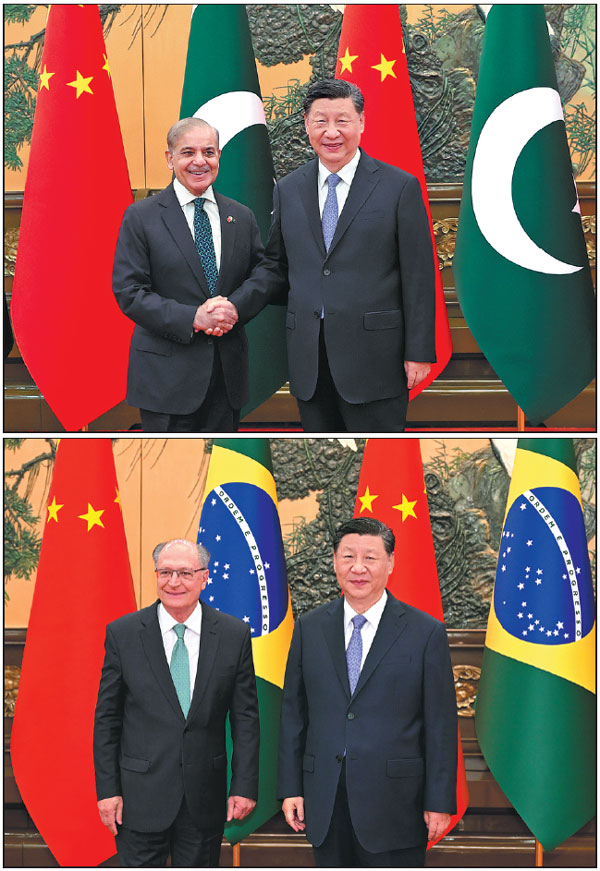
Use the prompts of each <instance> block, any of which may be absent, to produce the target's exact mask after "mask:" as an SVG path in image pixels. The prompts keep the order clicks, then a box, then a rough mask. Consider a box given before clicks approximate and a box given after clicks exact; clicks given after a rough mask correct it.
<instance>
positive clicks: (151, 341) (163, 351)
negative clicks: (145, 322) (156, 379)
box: [132, 332, 173, 357]
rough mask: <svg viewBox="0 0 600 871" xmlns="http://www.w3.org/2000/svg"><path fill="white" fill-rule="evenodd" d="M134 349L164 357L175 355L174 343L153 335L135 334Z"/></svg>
mask: <svg viewBox="0 0 600 871" xmlns="http://www.w3.org/2000/svg"><path fill="white" fill-rule="evenodd" d="M132 344H133V347H134V348H135V349H136V351H146V352H148V353H150V354H160V355H161V356H162V357H170V356H171V354H172V353H173V343H172V342H170V341H169V340H168V339H163V338H162V336H153V335H152V334H151V333H137V332H136V333H134V335H133V343H132Z"/></svg>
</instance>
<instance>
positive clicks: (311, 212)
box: [299, 159, 326, 257]
mask: <svg viewBox="0 0 600 871" xmlns="http://www.w3.org/2000/svg"><path fill="white" fill-rule="evenodd" d="M318 185H319V161H318V160H316V159H315V160H311V161H310V163H307V164H306V166H305V167H304V172H303V178H302V181H301V182H300V184H299V188H300V198H301V200H302V204H303V206H304V211H305V212H306V217H307V219H308V226H309V227H310V229H311V232H312V234H313V236H314V237H315V242H316V243H317V246H318V248H319V251H320V252H321V255H322V256H323V257H325V256H326V251H325V242H324V240H323V226H322V224H321V215H320V212H319V188H318Z"/></svg>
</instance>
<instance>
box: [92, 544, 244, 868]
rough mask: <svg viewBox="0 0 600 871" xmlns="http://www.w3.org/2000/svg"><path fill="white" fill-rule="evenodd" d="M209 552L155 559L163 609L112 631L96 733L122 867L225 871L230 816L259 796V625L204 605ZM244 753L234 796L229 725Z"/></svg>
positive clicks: (99, 771) (238, 755)
mask: <svg viewBox="0 0 600 871" xmlns="http://www.w3.org/2000/svg"><path fill="white" fill-rule="evenodd" d="M209 558H210V557H209V554H208V552H207V551H206V549H205V548H203V547H202V546H201V545H195V544H193V543H192V542H190V541H183V540H179V539H176V540H174V541H170V542H167V543H166V544H160V545H158V547H157V548H156V549H155V551H154V561H155V566H156V576H157V590H158V598H159V601H158V602H156V603H155V604H153V605H150V607H148V608H142V610H141V611H138V612H136V613H134V614H128V615H126V616H125V617H121V618H120V619H119V620H115V621H114V622H112V623H109V625H108V626H107V629H106V657H105V660H104V666H103V669H102V677H101V679H100V689H99V692H98V703H97V706H96V717H95V724H94V765H95V772H96V789H97V795H98V809H99V811H100V817H101V819H102V822H103V823H104V825H105V826H107V827H108V829H109V830H110V831H111V832H112V833H113V834H114V835H115V836H116V844H117V850H118V853H119V859H120V862H121V865H123V866H127V867H132V866H135V867H142V866H164V865H165V864H166V861H167V856H168V855H169V854H170V855H171V864H172V865H173V867H192V866H194V867H198V866H204V867H206V866H211V867H212V866H216V865H218V864H219V852H220V849H221V838H222V835H223V826H224V821H225V817H227V820H232V819H243V818H244V817H245V816H247V815H248V814H249V813H250V811H251V810H252V809H253V807H254V805H255V804H256V797H257V793H258V750H259V719H258V703H257V696H256V681H255V677H254V666H253V663H252V647H251V641H250V630H249V627H248V626H246V625H245V624H244V623H242V622H241V621H240V620H236V619H235V618H234V617H230V616H229V615H227V614H221V613H220V612H218V611H215V610H214V609H213V608H210V607H208V606H207V605H205V604H204V603H200V602H199V601H198V597H199V596H200V593H201V592H202V590H203V589H204V587H205V586H206V583H207V580H208V561H209ZM227 714H229V721H230V725H231V737H232V740H233V754H232V758H231V785H230V788H229V798H228V799H227V798H226V790H227V754H226V750H225V720H226V717H227Z"/></svg>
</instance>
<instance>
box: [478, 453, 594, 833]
mask: <svg viewBox="0 0 600 871" xmlns="http://www.w3.org/2000/svg"><path fill="white" fill-rule="evenodd" d="M595 635H596V632H595V606H594V591H593V587H592V578H591V571H590V561H589V554H588V547H587V540H586V534H585V526H584V522H583V511H582V505H581V496H580V491H579V481H578V478H577V470H576V465H575V451H574V449H573V442H572V440H571V439H541V438H538V439H519V442H518V447H517V453H516V458H515V464H514V471H513V476H512V480H511V485H510V490H509V494H508V502H507V508H506V516H505V520H504V527H503V531H502V538H501V543H500V550H499V554H498V568H497V572H496V582H495V585H494V594H493V598H492V605H491V608H490V615H489V620H488V627H487V634H486V639H485V648H484V655H483V664H482V669H481V680H480V684H479V692H478V694H477V705H476V714H475V727H476V730H477V737H478V739H479V744H480V746H481V750H482V752H483V755H484V757H485V760H486V762H487V764H488V766H489V768H490V771H491V772H492V774H493V775H494V777H495V778H496V781H497V782H498V784H499V785H500V787H501V788H502V790H503V791H504V793H505V794H506V796H507V798H508V799H509V801H510V802H511V803H512V805H513V806H514V808H515V810H516V811H517V813H518V814H519V815H520V816H521V817H522V819H523V820H524V822H525V823H526V824H527V825H528V826H529V828H530V829H531V831H532V832H533V834H534V835H535V837H536V838H537V839H538V840H539V841H540V842H541V844H542V845H543V847H544V848H545V849H546V850H552V849H553V848H554V847H556V846H557V845H558V844H560V843H561V842H562V841H564V840H565V838H568V837H569V836H570V835H572V834H573V833H574V832H576V831H577V830H578V829H580V828H581V827H582V826H583V825H585V823H586V822H588V820H589V819H590V818H591V817H592V816H593V815H594V813H595V804H596V781H595V772H596V697H595V643H596V639H595Z"/></svg>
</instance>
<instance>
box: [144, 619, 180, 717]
mask: <svg viewBox="0 0 600 871" xmlns="http://www.w3.org/2000/svg"><path fill="white" fill-rule="evenodd" d="M157 608H158V602H156V603H155V604H154V605H152V606H151V607H150V608H148V609H147V610H146V614H145V615H144V616H143V618H142V628H141V630H140V638H141V641H142V647H143V648H144V653H145V654H146V658H147V660H148V663H149V664H150V668H151V669H152V672H153V674H154V677H155V678H156V682H157V684H158V686H159V688H160V689H161V691H162V692H163V694H164V695H165V697H166V699H167V701H168V702H169V704H170V705H171V707H172V708H173V710H174V711H175V713H176V714H177V715H178V716H179V717H181V718H182V719H183V711H182V710H181V705H180V704H179V699H178V698H177V693H176V691H175V685H174V684H173V678H172V677H171V672H170V671H169V664H168V662H167V657H166V656H165V648H164V645H163V640H162V635H161V632H160V625H159V623H158V612H157Z"/></svg>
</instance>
